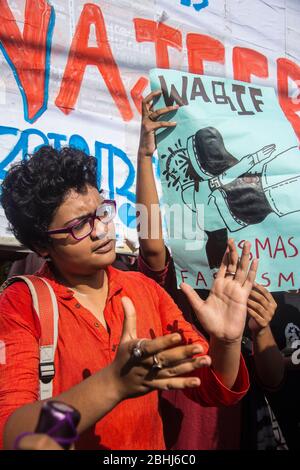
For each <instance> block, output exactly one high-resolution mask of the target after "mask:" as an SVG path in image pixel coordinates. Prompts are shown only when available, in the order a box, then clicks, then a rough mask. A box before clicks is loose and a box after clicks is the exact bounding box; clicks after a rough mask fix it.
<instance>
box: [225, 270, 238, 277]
mask: <svg viewBox="0 0 300 470" xmlns="http://www.w3.org/2000/svg"><path fill="white" fill-rule="evenodd" d="M227 274H228V276H233V277H234V276H235V275H236V273H234V272H233V271H226V273H225V276H226V275H227Z"/></svg>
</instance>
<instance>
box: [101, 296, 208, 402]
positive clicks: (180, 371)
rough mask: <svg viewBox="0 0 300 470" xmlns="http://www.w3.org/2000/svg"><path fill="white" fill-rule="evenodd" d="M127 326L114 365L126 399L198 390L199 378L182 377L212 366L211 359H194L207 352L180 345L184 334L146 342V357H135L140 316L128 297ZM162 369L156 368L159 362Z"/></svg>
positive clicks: (195, 346) (125, 305)
mask: <svg viewBox="0 0 300 470" xmlns="http://www.w3.org/2000/svg"><path fill="white" fill-rule="evenodd" d="M122 304H123V309H124V315H125V318H124V325H123V333H122V338H121V342H120V345H119V348H118V352H117V355H116V357H115V360H114V361H113V362H112V364H111V365H110V367H111V370H112V373H113V374H114V377H115V384H116V387H118V390H119V394H120V396H121V398H122V399H124V398H129V397H134V396H139V395H144V394H145V393H148V392H150V391H152V390H168V389H183V388H192V387H198V386H199V385H200V379H199V378H197V377H181V376H182V375H185V374H188V373H191V372H193V371H194V370H195V369H198V368H200V367H204V366H210V364H211V360H210V358H209V357H208V356H201V357H193V356H195V355H196V354H201V353H202V352H203V350H202V347H201V346H200V345H198V344H192V345H188V346H182V345H179V344H180V343H181V341H182V338H181V336H180V334H178V333H175V334H171V335H166V336H161V337H157V338H155V339H152V340H150V339H145V340H142V342H141V344H140V349H141V351H142V357H140V358H138V359H136V358H134V357H133V354H132V353H133V349H134V347H136V346H137V343H138V341H137V337H136V312H135V308H134V306H133V303H132V301H131V300H130V299H129V298H128V297H123V298H122ZM155 359H156V361H157V363H158V364H159V367H161V368H153V364H154V362H155Z"/></svg>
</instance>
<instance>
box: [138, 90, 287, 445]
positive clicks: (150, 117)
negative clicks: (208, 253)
mask: <svg viewBox="0 0 300 470" xmlns="http://www.w3.org/2000/svg"><path fill="white" fill-rule="evenodd" d="M160 93H161V91H160V90H157V91H154V92H152V93H150V94H149V95H148V96H147V97H146V98H145V99H144V100H143V103H142V120H141V131H140V144H139V150H138V165H137V189H136V200H137V203H138V204H140V205H143V206H144V208H146V209H147V211H145V212H144V213H145V214H148V218H147V219H146V220H144V221H143V220H142V219H141V220H140V224H141V223H142V222H144V223H145V224H146V226H147V229H148V236H147V237H145V236H143V233H144V230H143V227H140V228H141V229H142V230H140V231H139V243H140V256H139V269H140V271H141V272H143V273H144V274H145V275H147V276H148V277H150V278H152V279H154V280H156V281H157V282H158V283H159V284H160V285H161V286H162V287H164V288H165V289H166V291H167V292H168V293H169V294H170V295H171V296H172V298H173V299H174V301H175V302H176V304H177V305H178V306H179V308H180V309H181V310H182V312H183V314H184V317H185V318H186V319H187V320H188V321H189V322H191V323H192V324H194V325H196V327H197V328H198V329H199V330H200V331H201V332H202V333H203V334H204V335H207V333H208V332H209V325H207V322H205V323H204V322H202V324H200V323H199V318H197V316H195V314H194V312H193V310H192V308H191V305H190V304H189V302H187V299H186V297H185V296H184V295H183V293H182V291H181V290H179V289H177V282H176V274H175V267H174V263H173V259H172V257H171V256H170V253H169V251H168V249H167V248H166V246H165V243H164V240H163V235H162V223H161V214H160V209H159V199H158V194H157V189H156V184H155V179H154V174H153V165H152V156H153V154H154V152H155V149H156V142H155V132H156V131H157V130H158V129H163V128H166V129H168V128H169V129H170V128H174V127H175V126H176V122H175V121H164V118H163V117H164V115H166V114H167V113H170V112H174V111H176V109H177V108H178V106H169V107H166V108H163V109H159V110H156V111H154V110H153V100H154V99H155V98H156V97H157V96H159V95H160ZM153 214H154V215H156V217H153ZM154 225H155V226H154ZM152 234H155V236H154V237H153V236H152ZM156 234H157V236H156ZM228 246H229V265H228V271H229V275H231V274H232V273H235V272H236V270H237V266H238V254H237V251H236V249H235V246H234V242H233V240H232V239H229V241H228ZM212 250H213V247H212ZM230 273H231V274H230ZM197 292H198V293H199V295H201V296H202V297H203V296H207V295H208V291H203V290H202V291H201V290H197ZM266 298H267V299H269V301H270V299H271V298H272V296H271V295H270V294H269V293H268V292H267V291H266V289H264V288H263V287H262V286H258V285H256V287H255V289H253V290H252V292H251V297H250V299H251V300H249V304H248V314H249V315H250V317H251V320H250V323H249V326H250V330H251V331H252V337H253V342H254V358H255V362H256V365H257V368H258V369H259V370H264V372H265V377H266V378H267V377H269V376H270V375H271V376H272V377H273V380H276V374H274V367H273V366H272V364H271V366H270V372H268V371H267V368H265V367H264V361H263V359H264V357H265V356H264V355H262V354H261V353H260V351H261V349H262V348H263V349H265V340H266V338H269V333H268V332H269V330H266V332H267V333H268V334H267V335H266V336H265V335H264V334H263V332H261V333H260V329H261V326H260V324H259V322H257V320H260V315H259V312H260V310H264V309H265V308H266V309H267V313H268V314H269V313H270V311H272V308H273V303H272V302H271V301H270V303H269V305H268V306H267V307H266V304H267V301H266ZM253 302H255V303H253ZM251 306H252V308H251ZM273 314H274V312H273ZM271 316H272V315H271ZM204 325H206V328H204V329H203V326H204ZM205 330H206V331H205ZM264 331H265V330H264ZM269 339H270V338H269ZM277 356H278V355H277ZM277 356H276V354H275V359H277V360H278V357H277ZM280 373H281V368H280V367H279V368H278V370H277V374H279V375H280ZM262 375H264V374H262ZM163 404H164V406H163V408H162V412H163V414H165V415H166V416H167V417H168V418H167V419H174V420H176V417H178V418H177V419H178V420H179V421H180V426H177V427H176V428H175V427H174V428H173V429H170V428H168V429H167V430H166V438H167V442H168V445H169V447H172V448H173V449H210V450H212V449H238V448H240V446H241V431H242V430H241V424H242V423H241V409H240V406H239V405H240V404H237V405H236V406H232V407H229V408H227V409H225V408H224V407H211V408H207V407H201V404H199V403H195V402H191V401H190V400H188V399H187V397H186V395H185V394H184V393H181V392H180V391H175V390H174V391H171V392H164V393H163ZM190 430H192V432H190ZM255 438H256V436H255ZM247 445H249V443H248V444H247V443H246V446H247ZM253 445H254V446H256V442H255V443H254V444H253ZM247 448H248V447H247ZM255 448H256V447H255Z"/></svg>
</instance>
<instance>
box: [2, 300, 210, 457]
mask: <svg viewBox="0 0 300 470" xmlns="http://www.w3.org/2000/svg"><path fill="white" fill-rule="evenodd" d="M122 303H123V308H124V315H125V320H124V325H123V334H122V339H121V342H120V345H119V348H118V352H117V355H116V358H115V360H114V361H113V362H112V363H111V364H110V365H109V366H108V367H106V368H104V369H102V370H100V371H99V372H97V373H96V374H94V375H92V376H91V377H89V378H87V379H85V380H84V381H82V382H81V383H79V384H78V385H76V386H74V387H72V388H71V389H69V390H68V391H66V392H64V393H62V394H60V395H58V396H56V397H55V400H58V401H61V402H63V403H66V404H68V405H71V406H73V407H74V408H76V409H77V410H78V411H79V412H80V414H81V420H80V423H79V425H78V427H77V430H78V433H79V434H81V433H82V432H84V431H85V430H86V429H88V428H89V427H91V426H92V425H94V424H95V423H96V422H97V421H99V419H101V418H102V417H103V416H104V415H105V414H107V413H108V412H109V411H110V410H111V409H112V408H114V407H115V406H116V405H117V404H118V403H119V402H120V401H122V400H124V399H125V398H129V397H133V396H139V395H143V394H145V393H148V392H150V391H152V390H167V389H172V388H174V389H175V388H178V389H182V388H185V387H196V386H199V384H200V381H199V379H197V378H195V377H181V376H183V375H185V374H188V373H191V372H193V371H194V370H195V369H196V368H198V367H202V366H203V365H205V361H204V362H203V358H194V357H193V356H194V355H195V354H198V353H200V352H202V350H201V348H200V349H199V347H198V348H196V347H195V345H193V346H190V345H188V346H182V345H181V344H180V343H181V336H180V335H179V334H174V335H167V336H164V337H158V338H155V339H154V340H145V341H144V342H143V352H144V354H143V356H142V358H141V359H140V360H133V359H132V350H133V348H134V346H136V344H137V338H136V313H135V309H134V306H133V304H132V302H131V301H130V299H128V298H126V297H123V299H122ZM179 344H180V346H178V345H179ZM158 352H160V353H161V352H162V353H164V355H165V365H166V367H164V369H163V370H159V371H158V372H157V373H156V374H155V375H151V374H149V372H150V371H151V367H152V366H153V355H154V354H156V353H158ZM207 360H209V359H207ZM43 403H44V401H35V402H34V403H30V404H27V405H25V406H21V407H20V408H18V409H17V410H16V411H14V412H13V413H12V415H11V416H10V417H9V419H8V421H7V423H6V425H5V429H4V447H5V448H6V449H11V448H13V445H14V442H15V439H16V438H17V436H19V435H20V434H22V433H24V432H34V430H35V428H36V425H37V422H38V418H39V415H40V412H41V407H42V404H43Z"/></svg>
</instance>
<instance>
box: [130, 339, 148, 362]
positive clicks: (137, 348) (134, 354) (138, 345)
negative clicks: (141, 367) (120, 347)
mask: <svg viewBox="0 0 300 470" xmlns="http://www.w3.org/2000/svg"><path fill="white" fill-rule="evenodd" d="M145 339H146V338H142V339H139V340H138V342H137V343H136V345H135V347H134V348H133V350H132V353H131V355H132V357H133V358H134V359H141V357H143V354H144V351H143V350H142V348H141V346H142V342H143V341H145Z"/></svg>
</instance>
